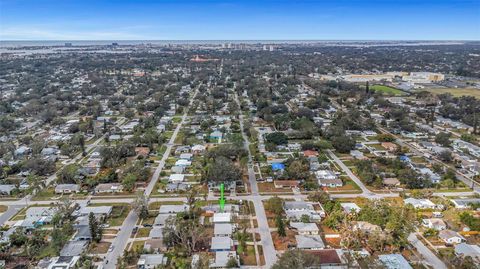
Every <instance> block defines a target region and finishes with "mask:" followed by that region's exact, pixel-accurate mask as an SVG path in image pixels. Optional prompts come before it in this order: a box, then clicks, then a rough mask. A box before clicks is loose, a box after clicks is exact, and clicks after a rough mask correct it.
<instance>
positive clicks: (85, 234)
mask: <svg viewBox="0 0 480 269" xmlns="http://www.w3.org/2000/svg"><path fill="white" fill-rule="evenodd" d="M76 229H77V232H76V233H75V236H74V237H73V240H74V241H91V240H92V233H91V231H90V226H89V225H77V226H76Z"/></svg>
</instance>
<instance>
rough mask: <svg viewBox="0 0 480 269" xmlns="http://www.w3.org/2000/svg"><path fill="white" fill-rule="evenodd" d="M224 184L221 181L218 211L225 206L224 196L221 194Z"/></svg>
mask: <svg viewBox="0 0 480 269" xmlns="http://www.w3.org/2000/svg"><path fill="white" fill-rule="evenodd" d="M224 188H225V186H224V185H223V183H221V184H220V211H221V212H223V208H224V207H225V197H224V196H223V189H224Z"/></svg>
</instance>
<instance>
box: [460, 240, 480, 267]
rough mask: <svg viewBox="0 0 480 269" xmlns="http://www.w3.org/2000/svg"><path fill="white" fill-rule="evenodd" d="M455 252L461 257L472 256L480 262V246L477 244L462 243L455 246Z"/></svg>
mask: <svg viewBox="0 0 480 269" xmlns="http://www.w3.org/2000/svg"><path fill="white" fill-rule="evenodd" d="M455 254H456V255H457V256H461V257H467V256H468V257H472V259H473V260H474V261H476V262H477V263H478V262H480V247H479V246H477V245H469V244H467V243H460V244H458V245H456V246H455Z"/></svg>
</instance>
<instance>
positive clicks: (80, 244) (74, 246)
mask: <svg viewBox="0 0 480 269" xmlns="http://www.w3.org/2000/svg"><path fill="white" fill-rule="evenodd" d="M87 246H88V242H87V241H68V242H67V243H66V244H65V246H63V248H62V250H61V251H60V256H80V255H81V254H82V253H83V251H84V250H85V249H86V248H87Z"/></svg>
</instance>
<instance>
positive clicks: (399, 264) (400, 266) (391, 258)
mask: <svg viewBox="0 0 480 269" xmlns="http://www.w3.org/2000/svg"><path fill="white" fill-rule="evenodd" d="M378 259H379V260H380V261H381V262H382V263H383V265H385V267H387V269H411V268H412V267H411V266H410V264H409V263H408V261H407V260H406V259H405V258H404V257H403V256H402V255H401V254H387V255H379V256H378Z"/></svg>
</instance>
